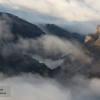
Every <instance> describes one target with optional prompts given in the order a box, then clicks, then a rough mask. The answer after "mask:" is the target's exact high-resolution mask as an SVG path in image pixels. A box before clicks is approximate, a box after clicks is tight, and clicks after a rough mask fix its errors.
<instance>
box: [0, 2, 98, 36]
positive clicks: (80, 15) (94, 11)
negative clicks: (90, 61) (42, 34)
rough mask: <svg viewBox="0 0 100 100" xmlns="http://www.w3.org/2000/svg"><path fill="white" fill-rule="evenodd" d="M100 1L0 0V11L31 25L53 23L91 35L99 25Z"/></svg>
mask: <svg viewBox="0 0 100 100" xmlns="http://www.w3.org/2000/svg"><path fill="white" fill-rule="evenodd" d="M99 8H100V0H96V1H94V0H0V11H1V12H8V13H12V14H14V15H17V16H19V17H20V18H23V19H25V20H27V21H29V22H31V23H35V24H36V23H54V24H57V25H60V26H62V27H64V28H65V29H67V30H70V31H72V32H78V33H83V34H87V33H93V32H94V31H95V27H96V26H97V25H98V24H99V23H100V17H99V16H100V9H99Z"/></svg>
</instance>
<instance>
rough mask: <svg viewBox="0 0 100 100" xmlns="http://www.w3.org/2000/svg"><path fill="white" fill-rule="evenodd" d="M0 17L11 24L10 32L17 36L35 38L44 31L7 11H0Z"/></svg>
mask: <svg viewBox="0 0 100 100" xmlns="http://www.w3.org/2000/svg"><path fill="white" fill-rule="evenodd" d="M0 17H1V18H0V19H1V20H6V21H7V24H9V23H10V25H11V33H12V34H13V35H14V36H15V37H16V38H17V36H18V35H19V36H22V37H23V38H36V37H39V36H41V35H44V34H46V33H44V32H43V31H42V30H41V29H40V28H39V27H38V26H36V25H34V24H32V23H29V22H27V21H25V20H23V19H20V18H18V17H17V16H15V15H12V14H8V13H0Z"/></svg>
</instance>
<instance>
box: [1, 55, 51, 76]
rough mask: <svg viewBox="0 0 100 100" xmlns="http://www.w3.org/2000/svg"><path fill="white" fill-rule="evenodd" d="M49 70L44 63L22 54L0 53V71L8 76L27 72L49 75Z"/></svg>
mask: <svg viewBox="0 0 100 100" xmlns="http://www.w3.org/2000/svg"><path fill="white" fill-rule="evenodd" d="M50 70H51V69H49V68H48V67H47V66H46V65H45V64H43V63H39V61H37V60H35V59H33V58H31V57H29V56H27V55H24V54H11V55H10V56H7V57H2V55H0V71H1V72H3V73H4V74H7V75H10V76H12V75H18V74H20V73H29V72H30V73H33V74H40V75H42V76H49V72H50Z"/></svg>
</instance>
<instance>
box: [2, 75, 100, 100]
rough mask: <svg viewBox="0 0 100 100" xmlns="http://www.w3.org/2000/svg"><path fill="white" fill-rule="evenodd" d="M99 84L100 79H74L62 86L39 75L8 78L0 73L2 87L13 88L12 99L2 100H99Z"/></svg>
mask: <svg viewBox="0 0 100 100" xmlns="http://www.w3.org/2000/svg"><path fill="white" fill-rule="evenodd" d="M65 80H67V79H65ZM99 83H100V80H99V79H86V78H84V77H73V78H72V79H70V80H69V81H67V84H66V85H62V84H60V83H58V82H57V81H56V80H54V79H50V78H42V77H40V76H39V75H32V74H21V75H19V76H16V77H6V76H5V75H3V74H1V73H0V85H1V86H10V87H11V90H10V91H11V97H3V98H1V99H2V100H22V99H24V100H29V99H30V100H33V99H34V100H47V99H48V100H84V99H85V100H99V99H100V89H99V87H100V84H99Z"/></svg>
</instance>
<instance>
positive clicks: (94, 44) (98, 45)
mask: <svg viewBox="0 0 100 100" xmlns="http://www.w3.org/2000/svg"><path fill="white" fill-rule="evenodd" d="M84 46H85V47H86V48H87V49H88V50H89V51H90V52H91V53H92V54H93V55H94V56H95V57H96V58H100V25H98V26H97V27H96V31H95V32H94V34H88V35H87V36H86V38H85V42H84Z"/></svg>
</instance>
